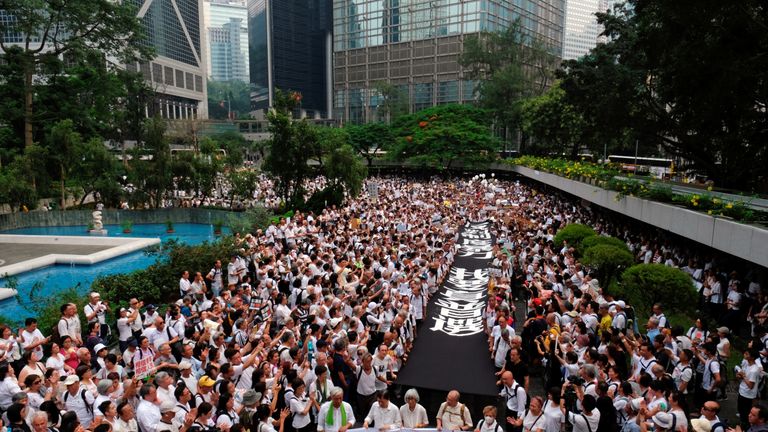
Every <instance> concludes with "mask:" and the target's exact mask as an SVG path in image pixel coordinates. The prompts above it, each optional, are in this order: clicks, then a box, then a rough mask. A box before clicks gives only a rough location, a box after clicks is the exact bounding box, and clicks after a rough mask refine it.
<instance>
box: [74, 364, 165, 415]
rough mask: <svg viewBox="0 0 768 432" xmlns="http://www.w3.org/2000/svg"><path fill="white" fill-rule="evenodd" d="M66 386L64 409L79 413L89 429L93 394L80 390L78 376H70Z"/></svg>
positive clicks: (93, 400)
mask: <svg viewBox="0 0 768 432" xmlns="http://www.w3.org/2000/svg"><path fill="white" fill-rule="evenodd" d="M64 385H65V386H66V387H67V391H65V392H64V395H63V400H64V408H66V410H67V411H74V412H75V413H77V418H78V419H79V420H80V424H82V425H83V427H84V428H87V427H88V426H90V425H91V422H92V421H93V404H94V402H96V401H95V399H94V397H93V394H91V392H89V391H88V390H86V389H84V388H82V389H81V388H80V378H78V377H77V375H70V376H68V377H67V379H66V380H64ZM158 420H159V419H158Z"/></svg>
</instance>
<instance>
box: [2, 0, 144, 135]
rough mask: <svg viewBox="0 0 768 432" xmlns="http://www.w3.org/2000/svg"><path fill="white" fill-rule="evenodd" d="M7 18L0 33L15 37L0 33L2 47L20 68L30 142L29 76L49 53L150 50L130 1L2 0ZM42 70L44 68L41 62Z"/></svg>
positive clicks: (121, 55) (136, 54)
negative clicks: (8, 37)
mask: <svg viewBox="0 0 768 432" xmlns="http://www.w3.org/2000/svg"><path fill="white" fill-rule="evenodd" d="M2 8H3V10H4V12H5V13H6V17H8V19H5V20H2V21H0V34H3V35H8V34H15V35H19V37H20V41H19V42H18V43H13V44H12V43H9V42H7V41H6V40H5V38H0V48H2V50H3V51H4V52H8V51H9V49H10V48H11V47H12V46H14V47H15V48H14V49H15V50H16V53H15V54H14V56H15V58H16V59H17V60H18V64H17V65H18V67H20V69H21V70H22V71H23V82H22V83H19V84H20V85H21V87H22V88H23V107H24V110H23V112H24V144H25V146H27V147H28V146H31V145H32V143H33V122H34V102H33V101H34V94H35V84H36V83H35V80H36V79H37V80H40V81H45V76H41V75H40V74H38V72H39V71H41V68H40V66H42V65H44V64H45V63H46V62H47V61H49V60H50V59H57V58H59V57H60V56H66V55H69V54H70V53H72V52H75V51H78V50H86V49H95V50H99V51H101V52H102V53H103V55H104V56H106V57H115V58H118V59H120V60H121V61H123V60H128V59H133V60H137V59H144V60H146V59H147V58H149V57H150V56H151V50H150V49H149V48H147V46H146V45H145V44H142V41H143V40H144V35H143V32H142V26H141V23H140V22H139V20H138V18H137V17H136V8H135V7H134V6H133V5H132V4H131V3H130V2H119V1H118V2H116V1H112V0H68V1H50V0H6V1H4V2H3V4H2ZM42 70H44V68H42Z"/></svg>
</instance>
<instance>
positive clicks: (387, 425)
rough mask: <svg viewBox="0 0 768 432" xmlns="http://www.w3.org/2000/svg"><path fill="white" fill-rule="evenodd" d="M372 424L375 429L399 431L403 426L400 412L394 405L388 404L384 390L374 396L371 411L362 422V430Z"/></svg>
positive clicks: (387, 395) (387, 394) (386, 393)
mask: <svg viewBox="0 0 768 432" xmlns="http://www.w3.org/2000/svg"><path fill="white" fill-rule="evenodd" d="M371 423H373V424H374V425H375V426H376V429H378V430H382V429H399V428H401V427H402V426H403V421H402V419H401V417H400V411H399V410H398V409H397V407H396V406H395V404H393V403H390V402H389V393H388V392H387V391H386V390H380V391H378V392H377V394H376V403H375V404H373V405H372V406H371V410H370V411H369V412H368V415H367V416H366V417H365V420H364V421H363V429H367V428H368V426H369V425H370V424H371Z"/></svg>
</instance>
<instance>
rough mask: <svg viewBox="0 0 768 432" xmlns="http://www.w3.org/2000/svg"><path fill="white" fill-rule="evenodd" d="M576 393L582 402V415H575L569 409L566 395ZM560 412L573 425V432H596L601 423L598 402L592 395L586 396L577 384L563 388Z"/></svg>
mask: <svg viewBox="0 0 768 432" xmlns="http://www.w3.org/2000/svg"><path fill="white" fill-rule="evenodd" d="M569 391H572V392H575V394H576V398H577V399H578V400H579V401H580V402H581V413H575V412H573V410H572V409H571V408H572V407H568V406H567V403H566V400H567V399H570V398H571V397H570V396H569V397H566V396H567V395H566V393H567V392H569ZM560 410H561V411H562V412H563V414H564V415H565V418H566V420H567V421H568V422H569V423H570V424H572V425H573V432H596V431H597V425H598V424H599V423H600V411H599V410H598V409H597V400H596V399H595V397H594V396H592V395H585V394H584V389H582V387H581V386H579V385H575V384H572V383H571V384H566V385H564V386H563V390H562V393H561V394H560Z"/></svg>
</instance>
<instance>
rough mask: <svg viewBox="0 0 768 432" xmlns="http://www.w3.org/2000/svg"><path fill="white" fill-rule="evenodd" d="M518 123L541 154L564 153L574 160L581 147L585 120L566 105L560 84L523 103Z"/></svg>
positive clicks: (571, 107)
mask: <svg viewBox="0 0 768 432" xmlns="http://www.w3.org/2000/svg"><path fill="white" fill-rule="evenodd" d="M521 119H522V128H523V131H524V132H525V133H526V134H528V135H529V136H531V137H533V138H536V139H537V141H538V144H539V145H538V146H537V148H538V149H539V150H540V152H542V153H551V152H556V153H563V152H566V151H567V152H568V153H569V154H570V155H571V157H572V158H576V156H577V155H578V153H579V149H580V148H581V146H582V145H583V143H582V141H581V133H582V130H583V129H584V120H583V118H582V117H581V113H580V112H578V111H576V109H575V108H574V107H573V106H571V105H570V104H568V102H566V101H565V91H564V90H563V89H562V88H561V87H560V85H559V84H555V85H554V86H553V87H551V88H550V89H549V90H547V91H546V92H545V93H544V94H543V95H541V96H537V97H535V98H530V99H528V100H526V101H525V102H523V104H522V106H521Z"/></svg>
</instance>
